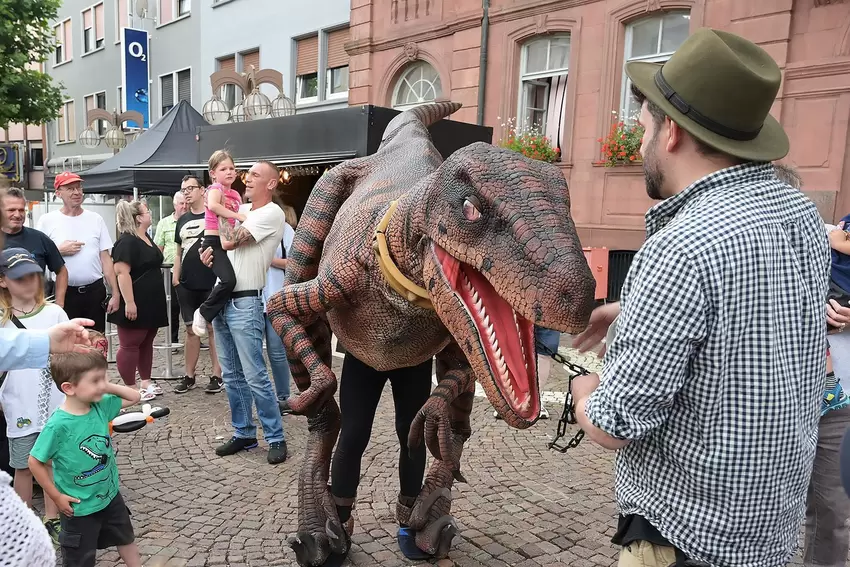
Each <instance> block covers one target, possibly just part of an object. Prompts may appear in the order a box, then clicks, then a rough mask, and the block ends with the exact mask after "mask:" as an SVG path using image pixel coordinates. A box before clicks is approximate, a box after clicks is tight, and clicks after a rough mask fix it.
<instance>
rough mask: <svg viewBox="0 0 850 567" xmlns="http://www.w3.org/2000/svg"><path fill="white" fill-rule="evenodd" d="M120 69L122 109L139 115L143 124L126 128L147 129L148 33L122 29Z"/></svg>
mask: <svg viewBox="0 0 850 567" xmlns="http://www.w3.org/2000/svg"><path fill="white" fill-rule="evenodd" d="M121 31H122V34H123V35H122V38H121V39H122V51H121V67H122V69H123V71H124V73H123V78H124V108H125V110H128V111H129V110H135V111H136V112H139V113H141V115H142V116H143V117H144V119H145V123H144V124H132V123H128V126H138V127H140V128H148V127H149V122H150V96H149V94H150V93H149V89H150V76H149V74H150V73H149V67H148V32H146V31H145V30H134V29H132V28H122V30H121Z"/></svg>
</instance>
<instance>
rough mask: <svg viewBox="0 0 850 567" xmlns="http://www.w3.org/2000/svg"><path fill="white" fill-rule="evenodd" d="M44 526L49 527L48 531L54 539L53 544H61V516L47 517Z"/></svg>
mask: <svg viewBox="0 0 850 567" xmlns="http://www.w3.org/2000/svg"><path fill="white" fill-rule="evenodd" d="M44 527H45V528H47V533H48V534H49V535H50V539H52V540H53V545H59V532H61V531H62V528H61V527H60V522H59V518H45V519H44Z"/></svg>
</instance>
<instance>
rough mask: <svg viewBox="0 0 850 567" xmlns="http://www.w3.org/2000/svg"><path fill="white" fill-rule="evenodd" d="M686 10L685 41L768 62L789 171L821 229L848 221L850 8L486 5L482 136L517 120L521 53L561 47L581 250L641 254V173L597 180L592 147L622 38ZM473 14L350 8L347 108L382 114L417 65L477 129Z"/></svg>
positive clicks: (630, 170) (384, 2)
mask: <svg viewBox="0 0 850 567" xmlns="http://www.w3.org/2000/svg"><path fill="white" fill-rule="evenodd" d="M672 9H688V10H690V14H691V19H690V29H691V31H693V30H694V29H696V28H698V27H702V26H709V27H712V28H716V29H722V30H728V31H731V32H734V33H737V34H740V35H743V36H745V37H747V38H749V39H750V40H752V41H754V42H755V43H758V44H759V45H761V46H762V47H763V48H764V49H766V50H767V51H768V52H769V53H770V54H771V55H772V56H773V57H774V59H776V61H777V63H778V64H779V66H780V67H781V68H782V70H783V73H784V81H783V84H782V87H781V90H780V94H779V97H778V99H777V102H776V104H775V105H774V108H773V110H772V112H773V114H774V116H776V117H777V118H778V119H779V120H780V121H781V122H782V124H783V125H784V126H785V128H786V130H787V132H788V134H789V136H790V138H791V153H790V154H789V156H788V158H786V161H788V162H789V163H792V164H794V165H796V166H797V167H798V168H799V170H800V172H801V174H802V176H803V180H804V190H805V191H806V193H807V194H808V195H809V196H810V197H811V198H812V199H813V200H814V201H815V203H817V205H818V207H819V209H820V210H821V213H822V214H823V216H824V218H825V219H828V220H834V219H836V218H840V217H841V216H843V215H844V214H846V213H850V153H848V151H847V148H848V136H850V128H848V123H850V0H846V1H845V0H598V1H595V2H594V1H592V0H591V1H588V0H491V7H490V33H489V45H488V64H487V88H486V92H485V113H484V116H485V121H484V123H485V125H487V126H493V127H494V129H495V131H494V142H495V141H497V140H499V139H500V137H501V136H502V132H501V127H500V124H501V123H502V122H504V117H511V116H516V113H517V101H518V88H519V59H520V52H521V45H522V43H523V42H525V41H526V40H528V39H530V38H532V37H535V36H539V35H544V34H550V33H569V34H570V37H571V53H570V61H569V69H570V74H569V79H568V86H567V102H566V112H565V120H566V127H565V128H564V135H563V139H562V140H561V148H562V150H563V152H562V154H563V157H562V161H561V162H560V163H559V164H558V166H559V167H560V169H561V171H562V173H563V175H564V176H565V178H566V179H567V181H568V182H569V186H570V197H571V200H572V212H573V217H574V218H575V220H576V224H577V226H578V227H579V232H580V236H581V239H582V244H583V245H584V246H594V247H595V246H606V247H608V248H611V249H632V250H634V249H637V248H638V247H639V246H640V244H641V242H642V241H643V239H644V236H645V235H644V229H643V215H644V213H645V212H646V210H647V209H648V208H649V207H650V206H651V205H652V201H650V199H649V198H648V197H647V196H646V192H645V189H644V182H643V174H642V168H641V167H640V166H634V165H632V166H623V167H615V168H605V167H601V166H599V165H597V164H596V163H595V162H598V161H599V160H600V158H601V150H600V143H599V142H598V141H597V140H598V138H600V137H603V136H604V135H605V134H606V133H607V131H608V129H609V127H610V125H611V120H612V114H611V110H612V109H617V108H619V106H620V92H621V86H622V85H621V80H622V65H623V58H624V45H625V29H626V24H627V23H628V22H630V21H633V20H635V19H637V18H640V17H643V16H646V15H649V14H652V13H655V12H659V11H664V10H672ZM481 18H482V7H481V0H352V2H351V41H350V42H349V43H348V44H346V48H347V50H348V52H349V54H350V55H351V61H350V90H349V103H350V104H352V105H358V104H365V103H372V104H380V105H383V106H391V96H392V92H393V86H394V84H395V80H396V79H397V78H398V76H399V74H400V73H401V72H402V70H403V69H404V67H405V65H407V64H408V63H409V62H410V61H413V60H416V59H423V60H425V61H427V62H429V63H430V64H431V65H432V66H433V67H434V68H435V69H437V71H438V72H439V74H440V80H441V83H442V88H443V95H444V97H445V98H451V100H454V101H457V102H462V103H463V104H464V108H463V109H461V110H460V111H459V112H458V113H457V114H456V116H455V118H456V119H457V120H462V121H465V122H473V123H474V122H475V121H476V115H477V111H478V109H477V104H478V102H477V101H478V89H479V84H478V81H479V70H478V65H479V57H480V47H481V27H480V26H481Z"/></svg>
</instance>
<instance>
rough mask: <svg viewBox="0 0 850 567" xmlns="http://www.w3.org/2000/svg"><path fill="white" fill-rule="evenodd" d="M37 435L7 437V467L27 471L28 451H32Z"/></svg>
mask: <svg viewBox="0 0 850 567" xmlns="http://www.w3.org/2000/svg"><path fill="white" fill-rule="evenodd" d="M36 439H38V433H30V434H29V435H24V436H23V437H9V466H10V467H12V468H13V469H28V468H29V457H30V451H32V447H33V445H35V440H36Z"/></svg>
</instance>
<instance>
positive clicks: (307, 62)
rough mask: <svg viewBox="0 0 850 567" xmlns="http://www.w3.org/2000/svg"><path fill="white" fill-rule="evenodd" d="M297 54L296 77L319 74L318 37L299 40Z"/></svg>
mask: <svg viewBox="0 0 850 567" xmlns="http://www.w3.org/2000/svg"><path fill="white" fill-rule="evenodd" d="M297 52H298V59H297V64H296V66H295V74H296V75H312V74H313V73H318V72H319V36H317V35H314V36H313V37H305V38H304V39H299V40H298V44H297Z"/></svg>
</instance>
